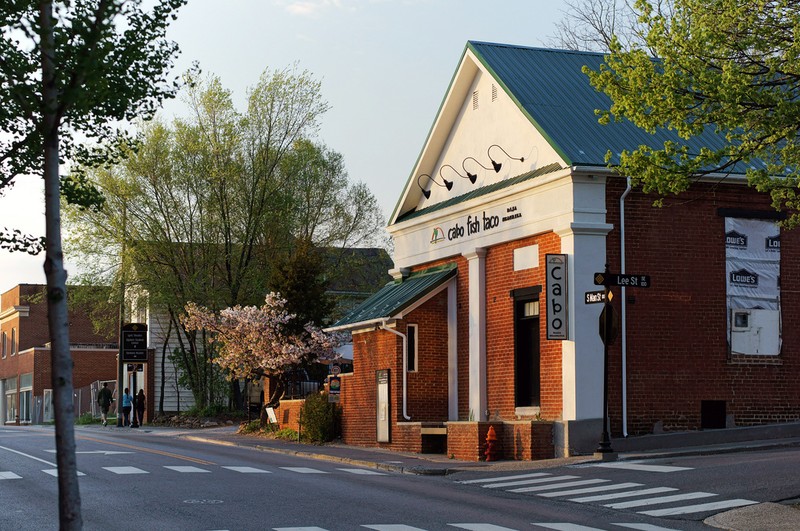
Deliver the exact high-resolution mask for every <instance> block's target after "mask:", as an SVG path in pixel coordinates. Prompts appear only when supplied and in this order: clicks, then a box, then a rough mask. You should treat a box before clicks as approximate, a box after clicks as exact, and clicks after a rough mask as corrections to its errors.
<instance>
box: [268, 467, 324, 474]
mask: <svg viewBox="0 0 800 531" xmlns="http://www.w3.org/2000/svg"><path fill="white" fill-rule="evenodd" d="M279 468H280V469H281V470H288V471H289V472H297V473H298V474H327V472H324V471H322V470H317V469H316V468H307V467H304V466H282V467H279Z"/></svg>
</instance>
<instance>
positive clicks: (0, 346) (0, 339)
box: [0, 332, 6, 359]
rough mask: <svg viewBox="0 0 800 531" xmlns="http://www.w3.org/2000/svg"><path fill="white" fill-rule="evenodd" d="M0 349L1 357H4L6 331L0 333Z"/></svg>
mask: <svg viewBox="0 0 800 531" xmlns="http://www.w3.org/2000/svg"><path fill="white" fill-rule="evenodd" d="M0 350H2V351H3V359H6V333H5V332H3V333H2V334H0Z"/></svg>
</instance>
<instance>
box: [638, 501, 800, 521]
mask: <svg viewBox="0 0 800 531" xmlns="http://www.w3.org/2000/svg"><path fill="white" fill-rule="evenodd" d="M755 503H758V502H757V501H752V500H741V499H739V500H723V501H718V502H711V503H701V504H698V505H686V506H684V507H673V508H672V509H657V510H653V511H642V512H640V513H639V514H646V515H648V516H672V515H676V514H689V513H701V512H704V511H718V510H719V509H730V508H733V507H743V506H745V505H753V504H755ZM795 523H796V522H795Z"/></svg>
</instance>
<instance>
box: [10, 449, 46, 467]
mask: <svg viewBox="0 0 800 531" xmlns="http://www.w3.org/2000/svg"><path fill="white" fill-rule="evenodd" d="M0 450H7V451H9V452H11V453H15V454H17V455H21V456H23V457H27V458H28V459H33V460H34V461H39V462H40V463H44V464H46V465H49V466H54V467H58V465H57V464H55V463H51V462H50V461H45V460H44V459H39V458H38V457H34V456H32V455H29V454H26V453H22V452H20V451H19V450H14V449H12V448H6V447H5V446H0Z"/></svg>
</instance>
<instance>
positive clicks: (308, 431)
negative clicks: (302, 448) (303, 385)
mask: <svg viewBox="0 0 800 531" xmlns="http://www.w3.org/2000/svg"><path fill="white" fill-rule="evenodd" d="M335 421H336V404H333V403H330V402H328V393H326V392H323V393H314V394H310V395H308V396H307V397H306V400H305V403H304V404H303V407H302V408H300V425H301V427H302V434H303V436H304V438H305V439H306V440H308V441H311V442H328V441H332V440H333V438H334V435H335V433H336V427H335V424H334V423H335Z"/></svg>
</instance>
